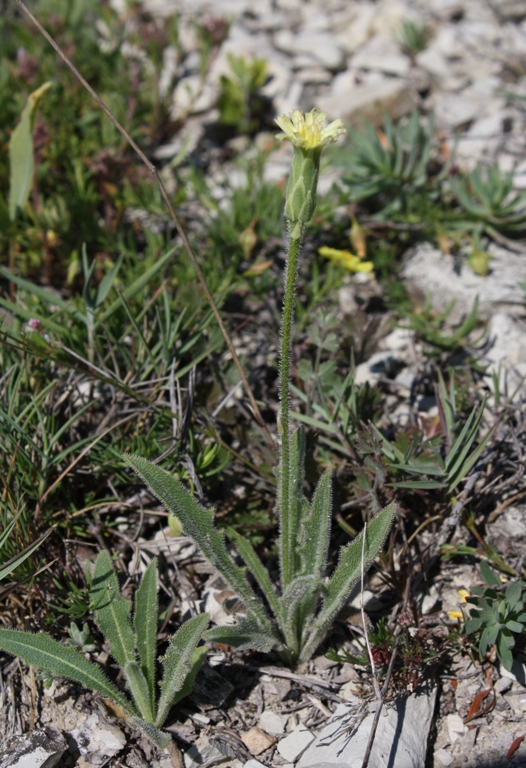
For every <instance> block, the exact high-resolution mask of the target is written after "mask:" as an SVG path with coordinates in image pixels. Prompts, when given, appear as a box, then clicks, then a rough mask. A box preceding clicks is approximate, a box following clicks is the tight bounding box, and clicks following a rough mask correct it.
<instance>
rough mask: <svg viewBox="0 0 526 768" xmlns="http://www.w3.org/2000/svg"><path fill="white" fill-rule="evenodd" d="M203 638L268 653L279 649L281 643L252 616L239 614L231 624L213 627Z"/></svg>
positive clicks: (242, 648)
mask: <svg viewBox="0 0 526 768" xmlns="http://www.w3.org/2000/svg"><path fill="white" fill-rule="evenodd" d="M204 639H205V640H207V641H210V642H212V643H225V644H226V645H231V646H233V647H234V648H239V649H240V650H252V651H260V652H261V653H268V652H269V651H271V650H272V649H273V648H276V649H278V650H279V649H280V648H282V647H283V643H282V642H281V641H280V640H279V639H278V638H277V637H276V636H275V635H274V634H273V633H272V632H271V631H269V630H263V629H261V625H260V624H259V623H258V621H257V620H256V618H255V617H254V616H250V614H249V615H248V616H239V617H238V618H237V623H236V624H234V625H233V626H223V627H214V628H213V629H209V630H208V632H205V634H204Z"/></svg>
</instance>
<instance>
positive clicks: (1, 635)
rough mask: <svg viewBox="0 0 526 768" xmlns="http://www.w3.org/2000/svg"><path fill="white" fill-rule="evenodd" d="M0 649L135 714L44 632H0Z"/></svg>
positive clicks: (94, 671)
mask: <svg viewBox="0 0 526 768" xmlns="http://www.w3.org/2000/svg"><path fill="white" fill-rule="evenodd" d="M0 648H2V649H3V650H4V651H7V652H8V653H11V654H12V655H13V656H19V657H20V658H21V659H23V660H24V661H25V662H26V664H31V665H32V666H34V667H38V668H39V669H44V670H46V671H48V672H51V673H53V675H55V676H56V677H67V678H68V679H69V680H75V681H76V682H78V683H81V684H82V685H85V686H86V688H89V689H90V690H92V691H98V692H99V693H102V695H103V696H107V697H108V698H109V699H111V700H112V701H114V702H115V703H116V704H118V705H119V706H120V707H122V709H123V710H124V711H125V712H128V713H129V714H131V715H134V714H137V713H136V711H135V708H134V706H133V705H132V703H131V702H130V701H129V700H128V699H127V697H126V696H124V694H122V693H121V692H120V691H119V690H118V689H117V688H116V687H115V686H114V685H113V684H112V683H110V681H109V680H108V679H107V677H106V676H105V675H104V673H103V672H102V671H101V670H100V669H99V667H97V666H95V664H92V663H91V661H87V660H86V659H85V658H84V656H81V655H80V653H77V651H75V650H74V649H73V648H69V647H68V646H65V645H61V644H60V643H57V641H56V640H53V639H52V638H51V637H48V635H46V634H44V632H40V633H39V634H38V635H32V634H31V633H29V632H20V631H18V630H15V629H0Z"/></svg>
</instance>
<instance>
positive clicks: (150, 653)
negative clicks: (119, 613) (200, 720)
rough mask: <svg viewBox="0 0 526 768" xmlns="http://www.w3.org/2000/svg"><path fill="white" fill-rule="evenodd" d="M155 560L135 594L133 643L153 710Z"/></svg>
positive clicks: (156, 607)
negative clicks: (134, 643) (137, 653)
mask: <svg viewBox="0 0 526 768" xmlns="http://www.w3.org/2000/svg"><path fill="white" fill-rule="evenodd" d="M157 614H158V600H157V558H155V557H154V558H153V560H152V562H151V563H150V565H149V566H148V568H147V569H146V571H145V573H144V576H143V577H142V581H141V584H140V586H139V588H138V590H137V592H136V593H135V614H134V617H133V621H134V626H135V642H136V645H137V650H138V651H139V659H140V662H141V670H142V673H143V675H144V677H145V679H146V681H147V683H148V690H149V691H150V706H151V708H152V711H153V710H154V709H155V656H156V648H157Z"/></svg>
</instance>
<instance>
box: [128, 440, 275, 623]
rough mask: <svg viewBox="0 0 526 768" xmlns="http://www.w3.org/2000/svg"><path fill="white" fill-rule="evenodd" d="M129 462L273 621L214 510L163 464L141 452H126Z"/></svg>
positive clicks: (241, 593) (233, 584)
mask: <svg viewBox="0 0 526 768" xmlns="http://www.w3.org/2000/svg"><path fill="white" fill-rule="evenodd" d="M124 458H125V459H126V461H127V462H128V464H129V465H130V466H131V467H132V468H133V469H134V470H135V472H137V474H138V475H139V476H140V477H142V479H143V480H144V481H145V482H146V483H147V484H148V485H149V487H150V488H151V490H152V491H153V493H154V494H155V495H156V496H157V498H158V499H160V501H162V503H163V504H164V505H165V507H166V508H167V509H168V510H169V511H170V512H173V514H174V515H175V516H176V517H178V518H179V520H180V521H181V523H182V525H183V529H184V532H185V534H186V535H187V536H189V537H190V538H191V539H193V541H194V542H195V543H196V544H197V546H198V547H199V549H200V550H201V552H202V554H203V555H204V556H205V557H206V559H207V560H208V561H209V562H210V563H211V564H212V565H213V566H214V568H217V570H218V571H219V573H220V574H221V576H222V577H223V578H224V579H225V581H226V583H227V584H228V586H229V587H230V588H231V589H232V590H233V592H235V593H236V595H237V596H238V597H239V598H240V599H241V600H242V601H243V602H244V603H245V605H246V607H247V609H248V610H249V611H252V613H254V614H255V615H256V616H257V618H258V621H259V622H260V623H261V624H262V625H263V626H267V627H268V626H269V625H270V622H269V619H268V616H267V613H266V610H265V607H264V605H263V603H262V601H261V600H259V598H258V597H257V596H256V595H255V594H254V591H253V590H252V588H251V587H250V585H249V583H248V581H247V580H246V576H245V569H244V568H238V567H237V566H235V565H234V563H233V562H232V560H231V558H230V555H229V554H228V552H227V549H226V545H225V535H224V533H223V531H219V530H218V529H217V528H216V527H215V526H214V524H213V512H210V511H208V510H207V509H204V508H203V507H202V506H201V505H200V504H198V503H197V501H196V500H195V499H194V497H193V496H192V495H191V494H190V493H188V491H187V490H186V489H185V488H184V487H183V485H182V484H181V483H180V482H179V480H178V479H177V478H175V477H173V475H171V474H170V473H169V472H167V471H166V470H164V469H161V467H156V466H155V464H151V463H150V462H149V461H146V459H142V458H141V457H140V456H130V455H128V454H125V455H124Z"/></svg>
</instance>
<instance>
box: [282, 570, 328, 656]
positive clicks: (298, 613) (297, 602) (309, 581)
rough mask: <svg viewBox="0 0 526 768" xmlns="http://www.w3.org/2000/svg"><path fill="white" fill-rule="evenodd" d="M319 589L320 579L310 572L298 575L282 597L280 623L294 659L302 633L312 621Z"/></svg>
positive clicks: (297, 652)
mask: <svg viewBox="0 0 526 768" xmlns="http://www.w3.org/2000/svg"><path fill="white" fill-rule="evenodd" d="M319 590H320V580H319V579H316V578H315V577H314V576H312V575H310V574H309V575H306V576H296V578H295V579H294V580H293V581H291V582H290V584H289V585H288V587H287V589H286V590H285V592H284V593H283V595H282V597H281V599H280V605H281V611H280V616H279V623H280V626H281V629H282V632H283V635H284V638H285V644H286V646H287V649H288V650H289V652H290V654H291V656H292V658H293V659H294V658H295V657H297V656H298V654H299V651H300V648H301V637H302V634H306V633H307V631H308V629H309V627H310V624H311V623H312V621H310V619H311V618H312V615H313V613H314V609H315V605H316V600H317V597H318V594H319Z"/></svg>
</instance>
